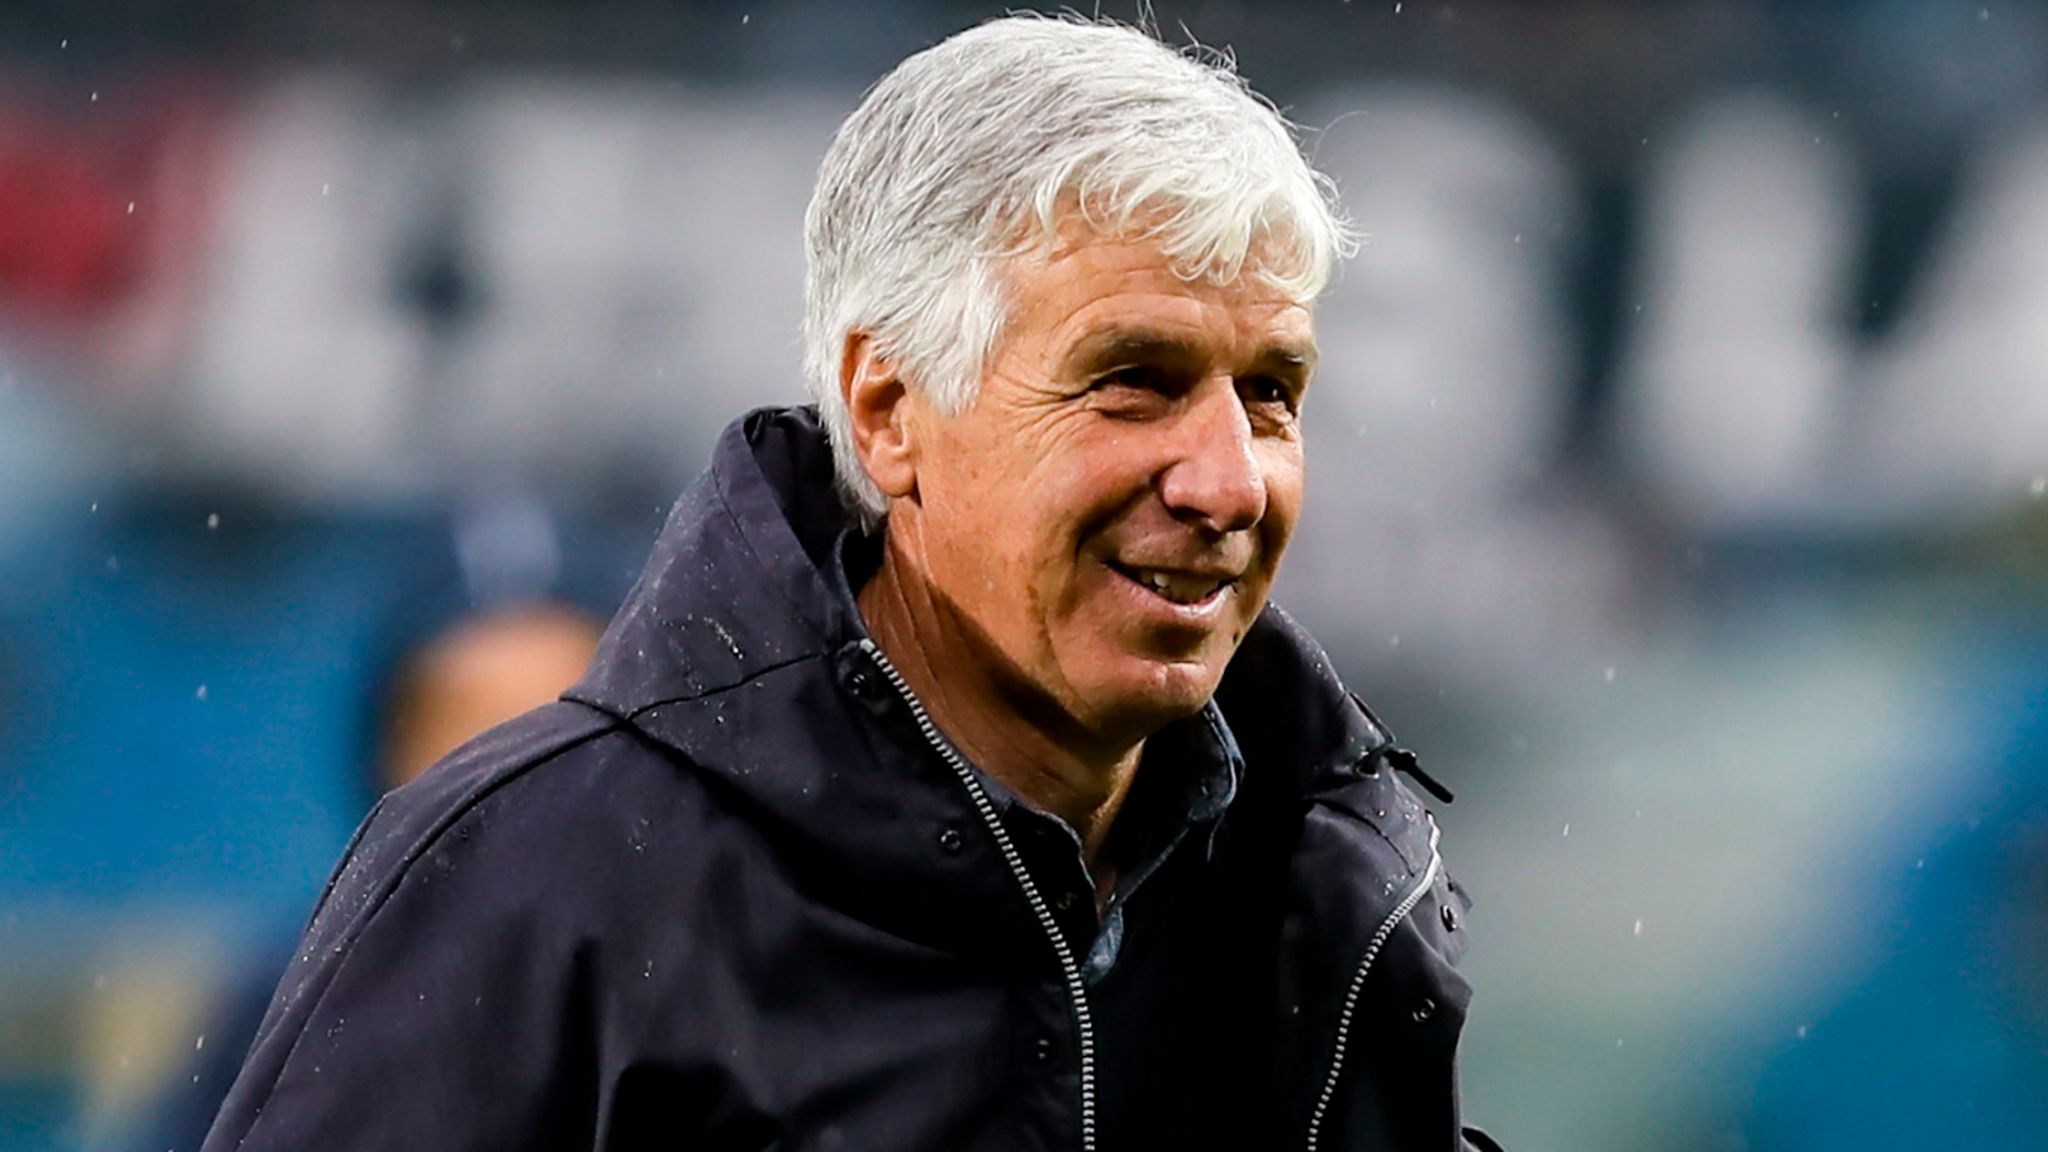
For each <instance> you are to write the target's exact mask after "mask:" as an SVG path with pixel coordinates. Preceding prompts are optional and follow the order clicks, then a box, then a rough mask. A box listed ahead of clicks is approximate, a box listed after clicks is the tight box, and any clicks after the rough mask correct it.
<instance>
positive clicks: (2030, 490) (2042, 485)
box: [2027, 476, 2048, 500]
mask: <svg viewBox="0 0 2048 1152" xmlns="http://www.w3.org/2000/svg"><path fill="white" fill-rule="evenodd" d="M2027 495H2029V496H2032V497H2033V498H2034V499H2036V500H2039V499H2040V498H2041V497H2043V496H2048V476H2036V477H2034V482H2033V483H2031V484H2029V485H2027Z"/></svg>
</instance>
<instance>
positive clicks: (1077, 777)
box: [857, 531, 1144, 869]
mask: <svg viewBox="0 0 2048 1152" xmlns="http://www.w3.org/2000/svg"><path fill="white" fill-rule="evenodd" d="M916 551H917V549H916V546H915V542H914V541H913V542H909V543H907V544H906V543H905V542H903V541H902V540H900V538H899V536H898V534H897V533H896V532H893V531H892V532H890V533H889V534H888V536H887V540H886V544H885V546H884V548H883V550H882V565H881V568H880V569H879V570H877V571H876V573H875V575H874V576H873V577H872V578H871V579H870V580H869V581H868V582H867V584H866V585H864V586H863V587H862V588H861V590H860V593H859V595H858V597H857V599H858V601H859V605H860V612H861V616H862V618H863V619H864V620H865V622H866V623H867V627H868V633H869V635H871V636H873V637H874V640H875V643H876V644H877V645H879V646H880V647H881V649H882V652H883V654H884V655H886V656H887V657H888V658H889V662H890V663H891V664H893V665H895V667H896V671H897V672H898V673H899V674H901V675H902V677H903V679H904V681H905V682H906V683H908V684H909V685H910V689H911V691H913V692H915V693H916V694H917V697H918V700H919V701H920V702H921V703H922V704H923V705H924V707H925V710H926V711H927V712H929V713H930V714H931V718H932V722H933V723H935V724H937V725H938V727H939V730H940V731H941V732H943V733H945V734H946V738H947V739H948V740H950V741H952V743H953V746H954V747H955V748H957V749H959V750H960V752H961V754H962V755H965V756H966V757H967V758H968V759H969V760H970V761H972V762H973V763H974V765H975V766H976V767H978V768H980V769H981V770H982V771H983V772H986V773H988V774H989V775H990V776H993V777H995V778H996V779H997V780H1000V781H1002V783H1003V785H1004V786H1005V787H1007V788H1009V789H1010V790H1011V791H1013V792H1015V793H1016V794H1017V795H1018V796H1020V797H1022V798H1023V799H1024V800H1026V801H1027V802H1029V803H1030V804H1032V805H1033V806H1034V807H1037V808H1039V809H1041V810H1043V811H1046V812H1050V813H1052V814H1053V815H1055V816H1058V817H1059V818H1060V819H1062V820H1065V821H1066V822H1067V823H1068V825H1070V826H1071V827H1072V828H1073V829H1074V831H1075V832H1076V833H1078V834H1079V835H1080V837H1081V845H1082V849H1083V851H1084V853H1085V854H1086V857H1087V860H1088V864H1089V867H1090V868H1091V869H1094V868H1096V865H1097V862H1098V859H1099V857H1100V854H1101V849H1102V845H1103V842H1104V841H1105V840H1106V839H1107V837H1108V834H1109V827H1110V823H1111V821H1113V820H1114V819H1115V818H1116V814H1117V811H1118V810H1119V809H1120V808H1121V807H1122V806H1123V802H1124V797H1125V796H1126V795H1127V794H1128V793H1129V791H1130V786H1131V781H1132V779H1133V777H1134V776H1135V775H1136V773H1137V766H1138V756H1139V754H1140V753H1141V752H1142V751H1143V750H1144V742H1143V741H1142V740H1140V741H1137V742H1135V743H1133V742H1128V741H1114V740H1111V741H1098V740H1091V739H1090V738H1088V735H1087V733H1085V732H1083V731H1081V729H1080V726H1079V725H1077V724H1074V723H1072V722H1071V720H1067V722H1065V723H1062V722H1061V721H1062V720H1066V718H1065V717H1064V715H1063V713H1061V710H1060V709H1058V708H1056V707H1046V708H1035V707H1028V706H1026V707H1020V706H1019V704H1020V701H1019V699H1018V697H1019V693H1018V691H1017V689H1016V688H1015V687H1014V686H1011V685H1006V684H1005V683H1004V682H1003V681H1002V680H1001V679H1000V678H999V677H998V676H997V675H994V674H992V671H993V668H994V667H995V664H994V662H993V661H991V660H990V659H989V654H988V653H987V652H986V647H987V645H986V642H984V641H979V640H977V639H976V638H975V634H974V630H973V628H972V626H971V625H969V624H968V622H967V621H965V620H963V619H961V618H960V617H959V614H958V613H957V612H956V611H955V610H953V608H952V607H951V606H950V605H949V604H948V603H947V602H946V601H945V600H944V598H943V597H941V596H939V595H937V594H936V593H935V590H934V589H933V588H932V586H931V583H930V582H929V581H928V580H926V579H924V578H923V568H922V566H921V565H920V564H918V562H917V555H916ZM1041 712H1043V713H1048V714H1049V715H1048V716H1047V717H1046V718H1045V719H1043V720H1035V719H1034V718H1033V716H1032V714H1033V713H1041Z"/></svg>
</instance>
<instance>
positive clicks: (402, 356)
mask: <svg viewBox="0 0 2048 1152" xmlns="http://www.w3.org/2000/svg"><path fill="white" fill-rule="evenodd" d="M1005 7H1006V6H1004V5H990V4H969V3H958V2H955V3H941V2H938V0H886V2H882V3H873V4H859V5H855V4H828V3H824V2H823V0H779V2H772V3H764V4H754V5H747V4H738V5H724V4H714V3H708V2H704V0H673V2H664V3H656V2H654V0H611V2H608V3H604V4H583V3H572V2H569V0H519V2H516V3H502V4H490V5H485V4H481V3H476V2H456V0H442V2H429V0H376V2H374V3H342V2H339V0H320V2H310V0H296V2H294V3H287V4H267V5H266V4H254V3H244V2H238V0H179V2H177V3H173V4H167V5H140V4H132V3H123V4H113V5H107V4H86V3H82V2H78V0H46V2H43V3H37V4H33V5H28V6H25V7H22V8H19V9H17V10H12V11H10V12H9V13H8V14H6V15H5V16H0V1152H27V1150H31V1149H33V1150H38V1152H41V1150H46V1149H65V1150H71V1149H116V1148H135V1149H148V1148H158V1149H161V1148H166V1147H171V1148H180V1149H186V1148H191V1147H194V1146H196V1135H195V1134H193V1131H192V1130H193V1126H194V1125H195V1124H196V1125H197V1128H198V1131H200V1132H203V1129H204V1122H205V1116H206V1115H207V1114H208V1110H209V1109H210V1107H211V1103H210V1100H211V1099H217V1093H218V1091H219V1088H220V1086H221V1078H222V1077H224V1076H226V1075H229V1074H231V1072H232V1069H233V1067H234V1065H235V1064H236V1062H237V1060H238V1057H239V1055H240V1048H241V1046H242V1045H245V1044H246V1042H247V1036H248V1029H249V1028H250V1027H253V1025H252V1024H250V1023H249V1022H248V1021H247V1020H246V1019H245V1018H246V1016H247V1015H248V1013H249V1011H250V1010H251V1009H250V1007H249V1006H250V1005H251V1004H252V1003H253V1004H255V1005H256V1006H257V1007H258V1009H260V1004H261V1001H262V997H263V996H264V995H265V994H267V991H268V986H269V983H270V982H271V981H272V980H274V978H275V972H276V965H277V964H279V963H281V956H282V955H283V954H285V953H286V952H288V950H289V948H290V947H291V942H292V940H293V939H294V937H295V935H296V932H297V929H298V927H299V926H300V924H301V923H302V922H303V918H304V916H305V915H306V913H307V911H308V909H309V908H310V902H311V901H312V899H313V898H314V896H315V895H316V894H317V892H318V890H319V886H320V884H321V882H322V880H323V879H324V876H325V873H326V869H327V868H328V867H329V866H330V865H331V864H332V862H333V861H334V859H335V858H336V856H337V854H338V853H339V851H340V849H341V847H342V844H343V842H344V841H345V839H346V837H347V835H348V833H349V830H350V829H351V828H352V827H353V826H354V824H355V822H356V821H357V820H358V819H359V818H360V816H361V815H362V813H363V812H364V811H365V810H366V809H367V807H368V805H369V803H370V801H371V800H372V799H373V798H374V796H375V795H376V794H377V793H378V792H379V791H380V790H381V789H383V788H385V787H387V786H389V785H390V784H391V783H392V782H393V781H394V780H396V779H398V778H400V777H401V776H402V775H403V773H404V772H405V771H409V770H411V769H410V768H407V767H406V766H407V765H411V766H413V767H416V766H417V764H418V763H420V762H423V761H422V760H421V758H422V757H425V758H427V759H431V755H432V754H433V752H434V751H435V750H437V749H438V748H440V747H443V746H444V745H445V743H446V742H447V741H451V740H459V739H461V738H462V737H464V736H466V735H467V734H468V733H469V732H471V731H474V730H475V729H476V728H477V727H480V726H482V725H486V724H488V723H491V722H493V721H494V720H495V719H497V718H498V717H499V716H501V715H505V714H508V713H509V712H510V711H516V710H518V709H519V708H523V707H525V706H527V705H528V704H529V703H530V702H531V701H532V700H534V699H545V698H547V697H548V696H550V695H552V693H553V692H554V691H556V690H557V689H558V688H559V687H561V686H562V685H564V684H566V683H567V681H568V680H569V679H571V678H573V676H574V670H575V668H576V667H577V666H578V665H579V664H580V662H581V660H582V659H583V658H584V655H585V653H586V652H587V649H586V647H585V646H586V645H587V644H588V643H589V642H590V640H591V638H592V637H593V636H594V629H595V628H596V627H597V626H598V625H600V624H601V623H602V621H603V620H604V619H605V618H606V617H607V616H608V615H609V613H610V611H611V610H612V608H613V607H614V606H615V605H616V603H617V602H618V600H619V598H620V597H621V596H622V595H623V594H624V592H625V590H626V588H627V587H628V585H629V584H630V582H631V580H632V579H633V577H634V576H635V575H636V573H637V570H638V566H639V563H640V560H641V558H642V555H643V552H644V549H645V547H646V546H647V544H648V543H649V541H650V540H651V539H652V536H653V534H654V532H655V530H656V528H657V527H658V526H659V523H660V521H661V518H662V515H663V513H664V511H665V509H666V507H667V504H668V502H669V501H670V500H672V499H673V498H674V495H675V493H676V492H677V491H678V490H679V489H680V488H681V486H682V485H683V484H685V483H686V482H687V481H688V479H689V478H690V477H691V476H693V475H694V474H695V473H696V472H697V471H698V470H699V469H700V468H701V467H702V466H703V464H704V462H705V460H706V456H707V452H708V449H709V446H710V444H711V442H712V440H713V439H714V437H715V436H716V435H717V433H718V431H719V429H720V428H722V427H723V426H724V425H725V424H726V423H727V422H728V421H729V420H731V419H732V418H734V417H735V416H737V415H738V414H740V413H741V412H743V411H745V410H746V409H748V408H751V407H754V406H757V405H762V404H770V403H789V402H798V401H801V400H802V399H803V397H804V395H805V389H804V383H803V380H802V378H801V376H800V374H799V357H798V347H797V325H798V320H799V311H800V305H801V292H802V284H803V263H802V249H801V236H800V229H801V224H802V217H803V211H804V205H805V203H806V201H807V199H808V196H809V193H810V182H811V179H812V176H813V173H814V170H815V166H816V163H817V160H818V158H819V157H820V156H821V155H822V153H823V151H824V148H825V145H826V143H827V141H828V140H829V139H830V136H831V133H832V132H833V130H834V128H835V127H836V125H837V122H838V120H839V118H840V117H842V116H844V115H845V114H846V113H847V112H848V111H850V110H851V108H852V107H853V105H854V103H855V101H856V100H857V99H858V97H859V93H860V91H861V90H862V88H863V87H864V86H865V85H867V84H869V83H871V82H872V81H873V80H874V79H875V78H876V77H877V76H879V75H880V74H881V73H882V72H883V71H885V70H886V69H887V68H888V67H890V66H891V65H892V64H893V63H894V62H895V61H896V60H898V59H900V58H901V57H902V56H903V55H905V54H907V53H909V52H911V51H914V50H916V49H917V48H919V47H921V46H923V45H925V44H928V43H930V42H932V41H934V40H936V39H938V38H939V37H941V36H943V35H945V34H947V33H948V32H950V31H953V30H955V29H957V28H960V27H963V26H965V25H968V24H971V23H973V22H975V21H977V20H980V19H983V18H986V17H988V16H991V15H995V14H998V13H999V12H1001V11H1002V10H1004V8H1005ZM1101 10H1102V12H1103V13H1104V14H1106V15H1112V16H1118V17H1121V18H1125V19H1134V18H1137V17H1138V16H1139V12H1138V10H1137V9H1136V7H1135V6H1133V5H1131V4H1104V5H1102V6H1101ZM1145 12H1146V13H1147V16H1146V18H1147V19H1149V20H1152V21H1155V22H1156V25H1157V27H1159V28H1160V29H1162V30H1164V35H1165V37H1166V38H1167V39H1169V40H1179V39H1185V38H1188V37H1193V38H1196V39H1199V40H1200V41H1202V42H1204V43H1207V44H1211V45H1229V46H1231V48H1232V49H1233V50H1234V53H1235V56H1236V59H1237V61H1238V63H1239V67H1240V68H1241V70H1242V71H1243V72H1244V73H1245V74H1246V76H1247V77H1248V78H1249V79H1250V80H1251V82H1252V83H1253V84H1254V85H1255V86H1257V87H1258V88H1259V89H1260V90H1261V91H1264V92H1266V93H1268V94H1269V95H1271V96H1272V97H1273V98H1274V99H1275V100H1276V101H1277V102H1279V103H1280V104H1281V105H1282V106H1283V108H1284V109H1285V110H1286V111H1287V112H1288V114H1289V115H1290V117H1292V118H1293V119H1294V120H1296V121H1297V122H1298V123H1300V124H1301V125H1302V127H1303V129H1304V140H1305V144H1306V147H1307V148H1308V149H1309V150H1310V151H1311V153H1312V154H1313V156H1314V158H1315V160H1316V162H1317V164H1318V165H1319V166H1320V167H1321V168H1323V169H1324V170H1325V171H1327V172H1329V173H1330V174H1331V175H1332V176H1333V177H1334V178H1335V179H1336V180H1337V181H1338V183H1339V185H1340V187H1341V188H1342V191H1343V195H1344V197H1345V201H1346V204H1347V207H1348V209H1349V212H1350V214H1351V215H1352V217H1353V219H1354V220H1355V222H1356V224H1357V226H1358V227H1359V229H1360V230H1361V231H1362V232H1363V233H1364V235H1365V237H1366V239H1365V246H1364V248H1363V250H1362V252H1361V254H1360V255H1359V257H1358V258H1357V259H1356V260H1354V261H1352V262H1351V264H1350V265H1349V266H1348V267H1347V269H1346V270H1345V271H1344V273H1343V275H1342V277H1341V280H1340V281H1339V283H1337V284H1336V285H1335V287H1333V289H1332V290H1331V292H1330V293H1329V295H1328V296H1327V297H1326V298H1325V300H1324V302H1323V303H1322V305H1321V307H1320V309H1319V312H1318V317H1317V322H1318V329H1319V334H1320V339H1321V344H1322V349H1323V352H1322V363H1323V367H1322V369H1321V371H1320V375H1319V377H1318V379H1317V382H1316V384H1315V387H1314V389H1313V390H1312V393H1311V398H1310V401H1309V405H1308V409H1307V422H1308V426H1309V429H1310V431H1309V445H1310V447H1309V459H1310V494H1309V511H1308V514H1307V516H1306V518H1305V520H1304V522H1303V525H1302V527H1301V529H1300V531H1299V534H1298V535H1297V537H1296V543H1295V545H1294V547H1293V549H1292V551H1291V552H1290V554H1289V558H1288V563H1287V567H1286V570H1285V572H1284V573H1283V575H1282V578H1281V586H1280V589H1279V591H1278V593H1277V597H1278V599H1279V600H1280V601H1281V602H1282V603H1283V604H1285V605H1287V606H1288V607H1290V609H1292V610H1293V611H1295V612H1296V614H1297V615H1299V616H1300V617H1302V618H1303V619H1304V620H1305V621H1306V622H1307V623H1308V624H1309V626H1310V627H1311V629H1312V630H1313V631H1315V632H1316V634H1317V635H1318V636H1320V637H1321V638H1322V639H1323V641H1324V642H1325V644H1327V645H1328V646H1329V647H1330V648H1331V650H1332V653H1333V655H1334V657H1335V658H1336V660H1337V662H1338V664H1339V665H1340V667H1341V668H1342V669H1343V670H1344V671H1345V673H1346V675H1347V678H1348V679H1349V680H1350V681H1351V682H1352V685H1353V687H1355V688H1356V689H1357V690H1358V691H1359V692H1360V693H1361V694H1362V695H1364V696H1365V697H1366V698H1367V699H1369V700H1372V701H1373V702H1374V704H1375V708H1376V710H1377V711H1379V712H1380V713H1381V714H1382V715H1383V716H1384V717H1385V718H1386V719H1387V721H1388V722H1389V724H1390V725H1391V726H1392V727H1393V728H1394V729H1395V730H1396V731H1398V732H1399V733H1400V734H1401V736H1402V738H1403V741H1404V743H1408V744H1411V745H1413V746H1414V747H1416V748H1417V749H1418V750H1420V752H1421V753H1422V755H1423V758H1424V761H1425V763H1426V764H1427V765H1428V767H1429V771H1430V772H1431V774H1432V775H1434V776H1436V777H1438V778H1440V779H1442V780H1444V781H1445V782H1446V783H1447V784H1449V785H1450V786H1451V787H1452V788H1453V789H1455V790H1456V791H1457V793H1458V794H1459V797H1460V799H1459V800H1458V802H1457V803H1456V804H1455V805H1454V806H1452V807H1451V808H1450V809H1449V810H1448V811H1447V812H1446V813H1445V816H1444V826H1445V829H1446V836H1447V837H1448V838H1449V839H1450V841H1451V844H1452V846H1453V851H1454V854H1455V856H1456V858H1457V859H1458V860H1459V862H1460V864H1461V866H1462V867H1461V876H1462V879H1463V880H1464V882H1465V884H1466V886H1467V887H1468V888H1470V889H1471V890H1472V892H1473V893H1474V894H1475V896H1476V899H1477V901H1478V906H1477V908H1476V909H1475V911H1474V914H1473V917H1472V921H1471V922H1472V926H1473V939H1474V944H1473V946H1472V949H1471V952H1470V957H1469V961H1468V967H1469V971H1470V974H1471V976H1472V978H1473V980H1474V982H1475V983H1476V985H1477V986H1478V989H1479V996H1478V999H1477V1000H1476V1002H1475V1005H1474V1009H1473V1016H1472V1020H1471V1025H1470V1028H1469V1030H1468V1032H1467V1047H1466V1049H1465V1051H1464V1052H1463V1053H1462V1057H1461V1058H1462V1061H1463V1064H1464V1067H1465V1070H1466V1071H1465V1075H1466V1097H1467V1100H1466V1105H1467V1109H1468V1111H1469V1113H1470V1115H1471V1116H1472V1118H1473V1119H1474V1120H1475V1121H1477V1122H1479V1123H1481V1124H1483V1125H1485V1126H1486V1127H1487V1128H1489V1129H1490V1130H1493V1131H1495V1132H1496V1133H1498V1134H1500V1135H1501V1136H1502V1137H1503V1138H1504V1139H1505V1140H1506V1142H1507V1143H1508V1145H1509V1146H1510V1147H1513V1148H1516V1149H1518V1150H1522V1152H1529V1150H1539V1152H1541V1150H1554V1152H1607V1150H1613V1152H1621V1150H1624V1149H1629V1150H1633V1149H1641V1148H1660V1149H1675V1150H1685V1149H1701V1150H1706V1149H1727V1150H1738V1149H1814V1150H1834V1149H1850V1148H1856V1149H1870V1148H1910V1149H1921V1148H1950V1147H1954V1148H1963V1147H1999V1148H2008V1149H2026V1148H2043V1149H2048V976H2044V975H2043V974H2044V973H2048V99H2044V94H2048V6H2044V5H2041V4H2037V3H2025V4H2021V3H1990V4H1984V3H1947V2H1942V0H1912V2H1907V0H1877V2H1872V3H1847V2H1836V3H1823V2H1816V3H1788V2H1778V3H1773V2H1764V0H1752V2H1746V3H1745V2H1736V0H1722V2H1697V3H1672V4H1664V5H1654V6H1643V5H1635V4H1628V3H1624V2H1622V0H1601V2H1572V3H1562V4H1554V5H1522V4H1510V3H1505V2H1501V0H1493V2H1486V3H1454V4H1440V3H1396V2H1394V0H1372V2H1371V3H1366V2H1364V0H1351V2H1340V0H1290V2H1281V3H1258V4H1253V3H1250V2H1248V0H1239V2H1224V0H1211V2H1207V3H1184V4H1176V3H1167V2H1165V0H1159V2H1157V3H1150V4H1147V5H1145ZM209 1093H214V1094H215V1095H213V1096H211V1097H209Z"/></svg>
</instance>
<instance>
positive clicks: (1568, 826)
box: [1564, 820, 1572, 840]
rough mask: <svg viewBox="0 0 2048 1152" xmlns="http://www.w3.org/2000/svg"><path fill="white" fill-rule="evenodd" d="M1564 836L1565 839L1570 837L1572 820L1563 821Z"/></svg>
mask: <svg viewBox="0 0 2048 1152" xmlns="http://www.w3.org/2000/svg"><path fill="white" fill-rule="evenodd" d="M1564 838H1565V839H1566V840H1569V839H1571V838H1572V822H1571V821H1569V820H1567V821H1565V822H1564Z"/></svg>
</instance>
